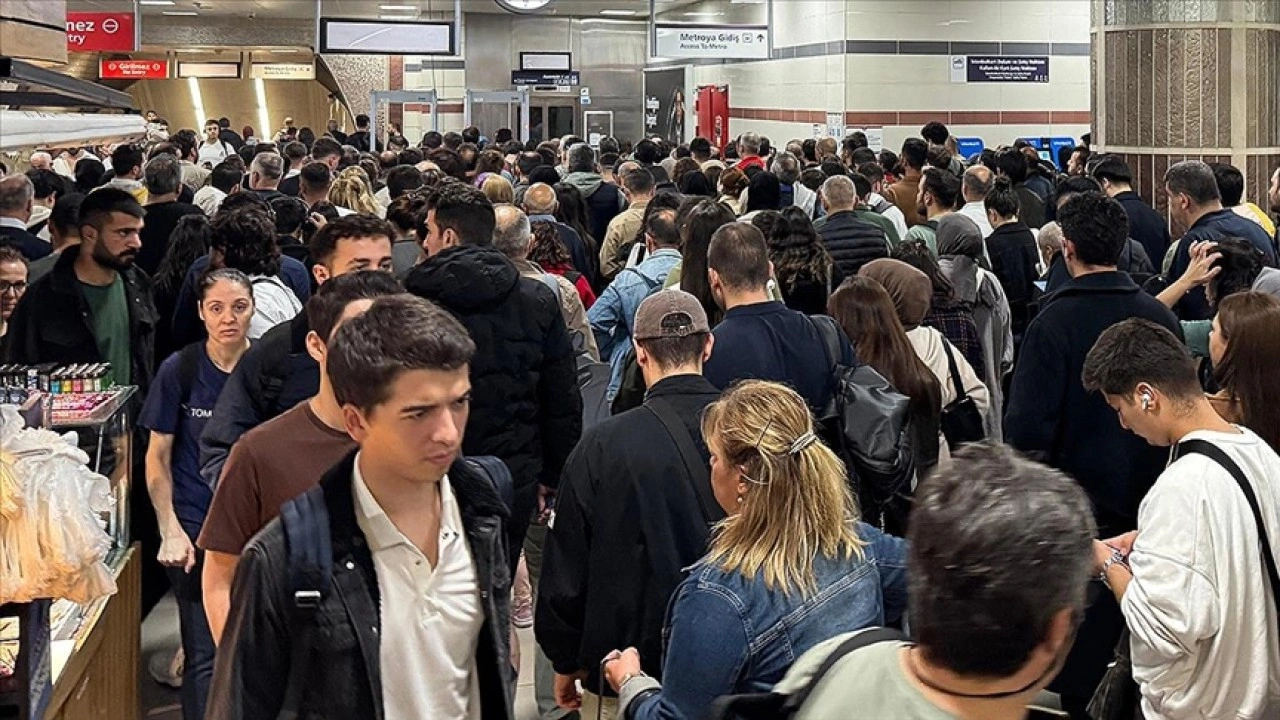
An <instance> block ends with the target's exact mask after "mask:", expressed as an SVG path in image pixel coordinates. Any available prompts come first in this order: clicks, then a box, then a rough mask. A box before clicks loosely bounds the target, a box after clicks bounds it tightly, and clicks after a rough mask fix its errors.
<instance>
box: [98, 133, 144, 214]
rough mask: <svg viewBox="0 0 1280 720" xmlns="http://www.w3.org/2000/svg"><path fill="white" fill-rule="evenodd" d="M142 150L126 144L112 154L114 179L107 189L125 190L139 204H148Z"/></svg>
mask: <svg viewBox="0 0 1280 720" xmlns="http://www.w3.org/2000/svg"><path fill="white" fill-rule="evenodd" d="M143 160H144V157H143V154H142V148H140V147H138V146H136V145H130V144H128V143H125V144H123V145H120V146H118V147H116V149H115V150H113V151H112V152H111V172H112V173H113V177H112V178H111V180H109V181H108V182H107V187H113V188H116V189H117V190H123V191H125V192H127V193H129V194H130V195H132V196H133V199H134V200H137V201H138V203H139V204H142V205H146V204H147V186H146V185H144V184H143V182H142V165H143Z"/></svg>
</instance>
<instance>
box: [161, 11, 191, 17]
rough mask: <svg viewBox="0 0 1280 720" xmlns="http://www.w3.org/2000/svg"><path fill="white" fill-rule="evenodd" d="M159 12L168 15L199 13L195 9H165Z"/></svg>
mask: <svg viewBox="0 0 1280 720" xmlns="http://www.w3.org/2000/svg"><path fill="white" fill-rule="evenodd" d="M160 14H161V15H168V16H170V17H194V16H196V15H199V14H200V13H198V12H196V11H195V10H165V11H164V12H162V13H160Z"/></svg>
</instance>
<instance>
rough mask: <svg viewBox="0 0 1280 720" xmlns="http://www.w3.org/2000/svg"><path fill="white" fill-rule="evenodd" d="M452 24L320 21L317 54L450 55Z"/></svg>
mask: <svg viewBox="0 0 1280 720" xmlns="http://www.w3.org/2000/svg"><path fill="white" fill-rule="evenodd" d="M453 42H454V38H453V23H451V22H443V21H436V22H416V21H395V22H392V21H386V20H342V19H336V18H320V52H322V53H368V54H374V55H453V54H454V52H453Z"/></svg>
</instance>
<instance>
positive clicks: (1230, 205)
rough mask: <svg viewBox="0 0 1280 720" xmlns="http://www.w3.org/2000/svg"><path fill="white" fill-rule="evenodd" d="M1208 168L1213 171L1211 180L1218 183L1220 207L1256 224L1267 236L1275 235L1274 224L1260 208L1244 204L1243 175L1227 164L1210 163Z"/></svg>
mask: <svg viewBox="0 0 1280 720" xmlns="http://www.w3.org/2000/svg"><path fill="white" fill-rule="evenodd" d="M1209 167H1210V168H1212V169H1213V179H1214V180H1215V181H1216V182H1217V183H1218V194H1220V195H1221V196H1222V207H1224V208H1227V209H1229V210H1231V211H1232V212H1234V213H1235V214H1237V215H1239V216H1240V217H1242V218H1244V219H1246V220H1252V221H1253V222H1256V223H1258V224H1259V225H1261V226H1262V229H1263V230H1265V231H1266V232H1267V234H1268V235H1275V234H1276V224H1275V223H1274V222H1272V221H1271V218H1270V217H1268V216H1267V214H1266V213H1265V212H1263V211H1262V208H1260V207H1258V206H1257V205H1254V204H1253V203H1251V202H1248V203H1247V202H1244V173H1242V172H1240V169H1239V168H1237V167H1235V166H1234V165H1228V164H1227V163H1212V164H1210V165H1209Z"/></svg>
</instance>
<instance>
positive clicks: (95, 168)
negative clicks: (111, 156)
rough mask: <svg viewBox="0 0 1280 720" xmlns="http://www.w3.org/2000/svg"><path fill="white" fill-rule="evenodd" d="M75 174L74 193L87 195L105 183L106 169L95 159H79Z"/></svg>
mask: <svg viewBox="0 0 1280 720" xmlns="http://www.w3.org/2000/svg"><path fill="white" fill-rule="evenodd" d="M75 174H76V192H78V193H80V194H82V195H88V194H89V193H90V192H92V191H93V190H94V189H95V188H99V187H102V185H103V184H104V183H105V182H106V177H107V167H106V166H105V165H103V164H102V161H101V160H99V159H98V158H96V157H86V158H80V159H79V160H77V161H76V167H75Z"/></svg>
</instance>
